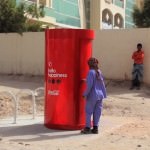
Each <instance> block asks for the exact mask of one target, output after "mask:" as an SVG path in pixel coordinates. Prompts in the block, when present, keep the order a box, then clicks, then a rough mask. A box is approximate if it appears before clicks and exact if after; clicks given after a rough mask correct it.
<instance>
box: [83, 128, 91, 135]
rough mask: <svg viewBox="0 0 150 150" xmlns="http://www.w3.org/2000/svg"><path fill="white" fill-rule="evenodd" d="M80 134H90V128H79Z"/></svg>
mask: <svg viewBox="0 0 150 150" xmlns="http://www.w3.org/2000/svg"><path fill="white" fill-rule="evenodd" d="M81 133H82V134H90V133H91V129H90V128H88V127H85V128H84V129H82V130H81Z"/></svg>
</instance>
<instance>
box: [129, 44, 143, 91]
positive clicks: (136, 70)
mask: <svg viewBox="0 0 150 150" xmlns="http://www.w3.org/2000/svg"><path fill="white" fill-rule="evenodd" d="M132 59H133V60H134V64H133V70H132V84H131V88H130V89H131V90H132V89H134V88H135V87H136V89H137V90H139V89H140V86H141V81H142V79H143V60H144V51H143V50H142V44H141V43H138V44H137V50H136V51H135V52H133V54H132Z"/></svg>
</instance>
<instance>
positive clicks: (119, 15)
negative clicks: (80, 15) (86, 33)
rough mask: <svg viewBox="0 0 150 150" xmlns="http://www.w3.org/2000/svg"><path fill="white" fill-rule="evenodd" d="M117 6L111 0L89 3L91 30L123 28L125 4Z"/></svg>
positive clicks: (121, 2)
mask: <svg viewBox="0 0 150 150" xmlns="http://www.w3.org/2000/svg"><path fill="white" fill-rule="evenodd" d="M125 2H126V1H120V3H118V5H119V6H118V5H117V4H116V3H114V1H113V0H93V1H91V16H90V18H91V28H93V29H114V28H124V27H125V5H126V3H125Z"/></svg>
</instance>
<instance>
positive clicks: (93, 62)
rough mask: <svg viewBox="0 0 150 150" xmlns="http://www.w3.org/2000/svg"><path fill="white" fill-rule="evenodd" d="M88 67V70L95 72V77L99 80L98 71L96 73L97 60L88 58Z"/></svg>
mask: <svg viewBox="0 0 150 150" xmlns="http://www.w3.org/2000/svg"><path fill="white" fill-rule="evenodd" d="M88 65H89V68H90V69H94V70H95V71H96V77H97V78H98V79H100V76H99V71H98V69H99V68H98V60H97V59H96V58H94V57H91V58H89V60H88Z"/></svg>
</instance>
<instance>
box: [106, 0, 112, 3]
mask: <svg viewBox="0 0 150 150" xmlns="http://www.w3.org/2000/svg"><path fill="white" fill-rule="evenodd" d="M105 2H106V3H108V4H111V3H113V0H105Z"/></svg>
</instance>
